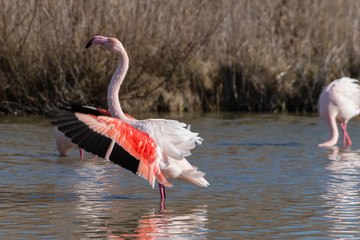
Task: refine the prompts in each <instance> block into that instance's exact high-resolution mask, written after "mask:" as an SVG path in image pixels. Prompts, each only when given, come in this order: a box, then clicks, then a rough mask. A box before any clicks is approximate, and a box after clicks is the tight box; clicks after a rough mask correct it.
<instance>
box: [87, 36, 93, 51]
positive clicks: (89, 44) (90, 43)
mask: <svg viewBox="0 0 360 240" xmlns="http://www.w3.org/2000/svg"><path fill="white" fill-rule="evenodd" d="M93 40H94V38H92V39H91V40H90V41H89V42H88V43H87V44H86V46H85V49H87V48H89V47H90V46H91V45H92V41H93Z"/></svg>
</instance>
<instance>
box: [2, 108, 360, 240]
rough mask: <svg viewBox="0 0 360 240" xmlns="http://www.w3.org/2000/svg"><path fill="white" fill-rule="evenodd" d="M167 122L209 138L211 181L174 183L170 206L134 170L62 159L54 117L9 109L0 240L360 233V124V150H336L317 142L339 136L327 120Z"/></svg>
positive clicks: (196, 156)
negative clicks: (204, 183) (183, 124)
mask: <svg viewBox="0 0 360 240" xmlns="http://www.w3.org/2000/svg"><path fill="white" fill-rule="evenodd" d="M152 116H153V117H154V115H152ZM136 117H139V118H140V116H136ZM155 117H156V116H155ZM161 117H166V118H173V119H178V120H181V121H184V122H187V123H190V124H191V129H192V130H193V131H194V132H199V133H200V136H201V137H203V138H204V143H203V145H201V146H199V147H197V148H196V149H195V150H194V151H193V155H192V156H191V157H189V158H188V160H189V161H190V162H191V163H192V164H193V165H195V166H198V167H199V168H200V169H201V170H202V171H204V172H206V176H205V177H206V179H207V180H208V181H209V182H210V186H209V187H208V188H200V187H197V186H194V185H190V184H187V183H184V182H181V181H177V180H173V181H172V183H174V186H173V187H172V188H167V199H166V202H165V209H164V210H161V208H160V204H159V203H160V201H159V191H158V188H157V187H156V188H155V189H152V188H151V186H150V185H149V184H148V183H147V182H146V181H145V180H143V179H141V178H139V177H137V176H136V175H134V174H132V173H131V172H129V171H127V170H124V169H121V168H120V167H118V166H117V165H115V164H112V163H110V162H107V161H106V160H104V159H101V158H96V157H94V156H92V155H91V154H89V153H86V154H85V156H84V158H83V159H81V158H80V156H79V152H78V151H76V150H73V151H72V152H71V155H70V156H68V157H59V155H58V153H57V151H56V148H55V143H54V139H53V127H52V125H51V124H50V120H49V119H46V118H44V117H34V116H32V117H14V116H0V238H3V239H158V238H159V239H242V238H254V239H339V238H341V239H359V238H360V131H359V129H360V121H359V120H357V119H353V120H352V121H350V123H349V134H350V137H351V138H352V140H353V145H352V146H351V147H346V148H344V147H341V145H340V144H338V146H339V147H334V148H330V149H329V148H319V147H317V144H318V143H320V142H323V141H325V140H328V138H329V132H328V128H327V126H326V124H325V123H324V122H323V121H322V120H321V119H320V118H319V117H318V116H317V115H311V116H295V115H284V114H244V113H228V114H203V115H200V114H199V115H187V114H184V115H181V116H170V115H169V116H161ZM340 142H341V141H339V143H340Z"/></svg>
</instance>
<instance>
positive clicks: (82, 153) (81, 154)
mask: <svg viewBox="0 0 360 240" xmlns="http://www.w3.org/2000/svg"><path fill="white" fill-rule="evenodd" d="M83 156H84V152H83V150H82V149H80V157H81V158H82V157H83Z"/></svg>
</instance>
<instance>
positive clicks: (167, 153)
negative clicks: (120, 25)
mask: <svg viewBox="0 0 360 240" xmlns="http://www.w3.org/2000/svg"><path fill="white" fill-rule="evenodd" d="M94 44H95V45H102V46H104V47H105V49H107V50H108V51H110V52H112V53H115V54H117V55H118V56H119V58H120V63H119V66H118V68H117V69H116V71H115V73H114V75H113V77H112V79H111V82H110V85H109V87H108V96H107V99H108V105H109V109H110V113H111V115H110V116H109V115H104V114H103V113H101V112H100V111H98V110H96V111H94V109H93V108H92V107H77V108H71V109H64V110H62V111H59V113H58V116H57V117H56V118H55V119H54V121H53V124H55V125H56V126H58V128H59V130H60V131H62V132H64V133H65V135H66V136H67V137H69V138H70V139H71V141H72V142H73V143H75V144H77V145H78V146H79V147H80V148H83V149H85V150H86V151H88V152H91V153H93V154H96V155H98V156H100V157H103V158H105V159H108V160H110V161H112V162H114V163H116V164H118V165H120V166H122V167H123V168H125V169H128V170H130V171H132V172H133V173H136V174H137V175H139V176H141V177H143V178H144V179H146V180H147V181H148V182H149V183H150V184H151V186H152V187H154V185H155V182H156V181H157V182H158V183H159V187H160V195H161V199H162V200H164V198H165V188H164V186H167V187H170V186H172V184H171V183H170V182H169V181H168V180H167V178H178V179H182V180H185V181H187V182H190V183H193V184H196V185H198V186H202V187H206V186H208V185H209V183H208V182H207V181H206V180H205V178H204V177H203V176H204V175H205V173H203V172H201V171H199V170H198V169H197V167H194V166H192V165H191V164H190V163H189V162H188V161H187V160H186V158H185V157H187V156H189V155H191V152H190V150H192V149H193V148H195V147H196V146H197V145H200V144H201V143H202V141H203V139H202V138H200V137H199V136H198V133H193V132H191V131H190V128H189V127H187V125H186V124H185V123H181V122H178V121H176V120H167V119H145V120H137V119H134V118H132V117H130V116H128V115H126V114H125V113H123V111H122V109H121V106H120V101H119V97H118V94H119V89H120V86H121V83H122V81H123V80H124V78H125V75H126V72H127V69H128V63H129V59H128V56H127V53H126V51H125V49H124V47H123V46H122V44H121V42H120V41H119V40H117V39H115V38H108V37H103V36H95V37H94V38H93V39H91V40H90V41H89V43H88V44H87V45H86V48H88V47H90V46H92V45H94Z"/></svg>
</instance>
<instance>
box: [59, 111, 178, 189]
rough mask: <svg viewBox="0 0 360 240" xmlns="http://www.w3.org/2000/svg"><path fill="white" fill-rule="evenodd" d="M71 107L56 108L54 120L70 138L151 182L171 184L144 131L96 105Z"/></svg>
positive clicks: (153, 146)
mask: <svg viewBox="0 0 360 240" xmlns="http://www.w3.org/2000/svg"><path fill="white" fill-rule="evenodd" d="M73 110H76V111H75V112H74V111H61V112H58V113H57V117H56V118H55V121H53V124H54V125H56V126H58V128H59V130H60V131H62V132H64V133H65V135H66V136H67V137H69V138H70V139H71V141H72V142H74V143H75V144H77V145H78V146H79V147H80V148H83V149H85V150H86V151H88V152H91V153H93V154H96V155H98V156H99V157H103V158H105V159H108V160H110V161H112V162H114V163H116V164H118V165H120V166H122V167H123V168H126V169H128V170H130V171H132V172H133V173H136V174H138V175H139V176H141V177H143V178H145V179H146V180H147V181H149V182H150V184H151V185H152V186H154V184H155V180H157V181H158V182H159V183H161V184H163V185H165V186H171V183H169V182H168V181H167V180H166V178H165V177H164V176H163V174H162V173H161V170H160V166H159V160H157V151H156V144H155V142H154V141H153V140H152V139H151V138H150V137H149V136H148V135H147V134H146V133H143V132H141V131H139V130H138V129H136V128H134V127H132V126H130V125H129V124H127V123H125V122H123V121H121V120H120V119H117V118H113V117H109V116H104V115H102V114H103V113H101V112H100V111H99V110H98V109H95V110H94V109H89V108H87V107H80V108H79V107H77V108H76V109H73ZM89 112H91V113H95V114H96V115H93V114H91V113H89Z"/></svg>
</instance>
